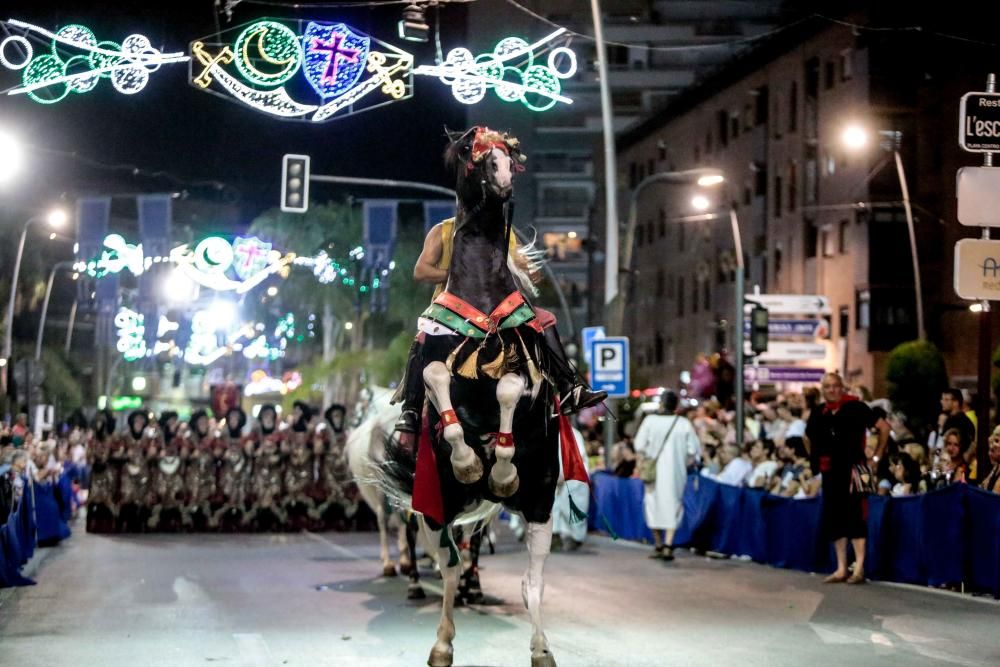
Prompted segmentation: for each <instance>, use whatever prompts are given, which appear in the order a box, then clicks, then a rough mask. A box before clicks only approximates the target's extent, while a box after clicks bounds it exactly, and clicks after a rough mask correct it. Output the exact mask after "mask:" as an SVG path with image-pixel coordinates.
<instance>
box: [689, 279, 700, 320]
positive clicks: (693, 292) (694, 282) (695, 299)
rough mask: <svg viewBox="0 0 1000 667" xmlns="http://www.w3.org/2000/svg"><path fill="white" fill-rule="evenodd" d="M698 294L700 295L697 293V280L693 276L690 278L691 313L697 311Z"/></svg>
mask: <svg viewBox="0 0 1000 667" xmlns="http://www.w3.org/2000/svg"><path fill="white" fill-rule="evenodd" d="M699 296H701V295H700V294H698V280H697V279H695V278H692V279H691V312H692V313H697V312H698V297H699Z"/></svg>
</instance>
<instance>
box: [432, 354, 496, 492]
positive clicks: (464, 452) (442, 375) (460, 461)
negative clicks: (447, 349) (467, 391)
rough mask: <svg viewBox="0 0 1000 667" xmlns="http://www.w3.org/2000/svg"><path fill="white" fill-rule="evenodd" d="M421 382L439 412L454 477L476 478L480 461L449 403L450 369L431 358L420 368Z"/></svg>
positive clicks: (466, 480) (465, 481) (469, 481)
mask: <svg viewBox="0 0 1000 667" xmlns="http://www.w3.org/2000/svg"><path fill="white" fill-rule="evenodd" d="M424 383H425V384H426V385H427V389H428V390H429V391H430V399H431V402H432V403H434V407H435V408H437V411H438V414H440V415H441V422H442V423H443V424H444V439H445V440H447V441H448V444H450V445H451V468H452V470H453V471H454V472H455V479H457V480H458V481H459V482H461V483H462V484H472V483H474V482H478V481H479V479H480V478H481V477H482V476H483V462H482V461H480V460H479V457H478V456H476V452H475V451H474V450H473V449H472V447H469V445H467V444H466V442H465V431H464V430H463V429H462V425H461V424H459V423H458V416H457V415H456V414H455V409H454V407H453V406H452V404H451V373H449V372H448V368H447V366H445V365H444V363H442V362H440V361H432V362H431V363H429V364H427V366H426V367H425V368H424Z"/></svg>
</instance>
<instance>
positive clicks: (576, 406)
mask: <svg viewBox="0 0 1000 667" xmlns="http://www.w3.org/2000/svg"><path fill="white" fill-rule="evenodd" d="M543 335H544V337H545V347H546V348H547V352H548V354H547V355H546V356H547V357H548V369H549V374H550V375H551V376H552V379H553V380H554V381H555V383H556V389H558V390H559V411H560V412H561V413H562V414H564V415H571V414H573V413H575V412H579V411H580V410H583V409H584V408H590V407H593V406H595V405H597V404H598V403H601V402H602V401H604V399H606V398H607V397H608V393H607V392H606V391H594V390H592V389H591V388H590V387H588V386H587V384H586V383H585V382H583V381H582V380H581V379H580V378H579V377H578V376H577V374H576V371H575V370H574V369H573V367H572V366H571V365H570V363H569V361H568V359H567V357H566V350H565V349H564V348H563V345H562V341H561V340H559V333H558V332H557V331H556V328H555V327H547V328H546V329H545V331H544V334H543Z"/></svg>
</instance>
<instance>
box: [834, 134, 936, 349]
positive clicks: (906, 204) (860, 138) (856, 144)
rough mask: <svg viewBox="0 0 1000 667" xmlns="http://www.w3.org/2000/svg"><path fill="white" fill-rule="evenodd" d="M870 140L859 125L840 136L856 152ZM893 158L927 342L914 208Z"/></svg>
mask: <svg viewBox="0 0 1000 667" xmlns="http://www.w3.org/2000/svg"><path fill="white" fill-rule="evenodd" d="M868 138H869V133H868V131H867V130H866V129H865V128H864V127H862V126H861V125H857V124H851V125H848V126H846V127H845V128H844V130H843V132H842V133H841V136H840V139H841V142H842V143H843V145H844V147H845V148H847V149H848V150H850V151H854V152H857V151H860V150H863V149H864V148H865V147H866V146H867V145H868V143H869V142H868ZM892 156H893V159H894V160H895V162H896V176H897V177H898V178H899V189H900V191H902V193H903V210H904V211H905V212H906V227H907V231H908V232H909V235H910V255H911V258H912V260H913V289H914V291H915V292H916V301H917V337H918V338H919V339H920V340H927V331H926V330H925V329H924V293H923V289H922V288H921V286H920V261H919V259H918V256H917V235H916V231H915V230H914V227H913V208H912V207H911V206H910V189H909V187H908V186H907V182H906V172H905V171H904V170H903V159H902V158H901V157H900V156H899V150H897V149H895V148H894V149H893V151H892ZM880 168H881V167H880Z"/></svg>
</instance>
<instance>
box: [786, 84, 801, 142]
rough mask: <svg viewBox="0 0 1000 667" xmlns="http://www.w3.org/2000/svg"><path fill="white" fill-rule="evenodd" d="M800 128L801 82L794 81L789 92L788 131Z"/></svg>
mask: <svg viewBox="0 0 1000 667" xmlns="http://www.w3.org/2000/svg"><path fill="white" fill-rule="evenodd" d="M798 129H799V84H798V82H796V81H792V88H791V90H790V91H789V92H788V131H789V132H795V131H796V130H798Z"/></svg>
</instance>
